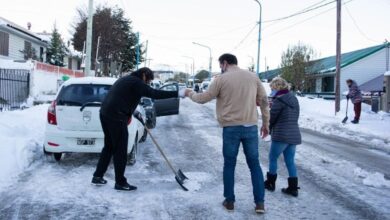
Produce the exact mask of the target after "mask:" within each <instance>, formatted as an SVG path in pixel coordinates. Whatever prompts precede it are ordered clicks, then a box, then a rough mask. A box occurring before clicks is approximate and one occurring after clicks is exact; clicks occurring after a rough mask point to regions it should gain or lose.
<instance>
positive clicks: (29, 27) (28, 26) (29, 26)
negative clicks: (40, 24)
mask: <svg viewBox="0 0 390 220" xmlns="http://www.w3.org/2000/svg"><path fill="white" fill-rule="evenodd" d="M27 29H28V30H30V29H31V23H30V22H27Z"/></svg>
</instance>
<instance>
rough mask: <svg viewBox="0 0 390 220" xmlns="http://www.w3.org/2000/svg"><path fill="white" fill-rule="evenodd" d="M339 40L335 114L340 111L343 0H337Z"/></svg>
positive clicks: (337, 45)
mask: <svg viewBox="0 0 390 220" xmlns="http://www.w3.org/2000/svg"><path fill="white" fill-rule="evenodd" d="M336 36H337V40H336V91H335V95H336V97H335V114H337V112H339V111H340V62H341V60H340V59H341V0H337V35H336Z"/></svg>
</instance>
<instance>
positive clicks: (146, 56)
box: [144, 40, 149, 67]
mask: <svg viewBox="0 0 390 220" xmlns="http://www.w3.org/2000/svg"><path fill="white" fill-rule="evenodd" d="M148 43H149V41H148V40H146V47H145V63H144V67H146V61H147V60H148Z"/></svg>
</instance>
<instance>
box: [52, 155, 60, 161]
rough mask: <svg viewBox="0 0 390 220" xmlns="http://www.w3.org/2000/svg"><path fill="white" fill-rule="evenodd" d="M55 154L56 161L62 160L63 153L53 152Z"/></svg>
mask: <svg viewBox="0 0 390 220" xmlns="http://www.w3.org/2000/svg"><path fill="white" fill-rule="evenodd" d="M53 156H54V159H55V160H56V161H60V160H61V156H62V153H53Z"/></svg>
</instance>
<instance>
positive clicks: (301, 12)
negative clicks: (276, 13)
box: [262, 0, 335, 23]
mask: <svg viewBox="0 0 390 220" xmlns="http://www.w3.org/2000/svg"><path fill="white" fill-rule="evenodd" d="M321 2H324V1H321ZM321 2H320V3H321ZM334 2H335V1H334V0H332V1H330V2H327V3H324V4H322V5H319V6H316V7H314V8H313V5H312V6H309V7H307V8H306V9H303V10H301V11H299V12H296V13H294V14H291V15H288V16H285V17H281V18H276V19H271V20H265V21H263V22H262V23H270V22H276V21H282V20H286V19H289V18H292V17H295V16H298V15H302V14H305V13H308V12H311V11H314V10H317V9H319V8H322V7H325V6H327V5H330V4H332V3H334ZM318 4H319V3H316V4H314V6H315V5H318Z"/></svg>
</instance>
